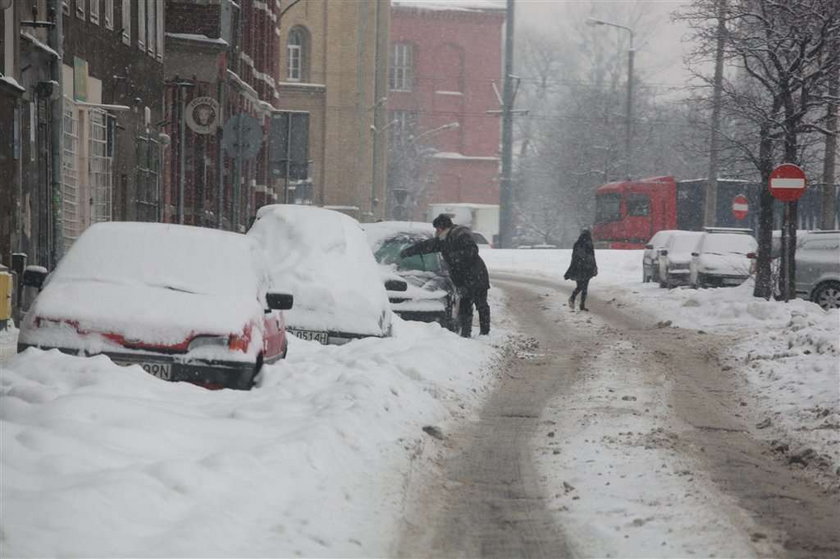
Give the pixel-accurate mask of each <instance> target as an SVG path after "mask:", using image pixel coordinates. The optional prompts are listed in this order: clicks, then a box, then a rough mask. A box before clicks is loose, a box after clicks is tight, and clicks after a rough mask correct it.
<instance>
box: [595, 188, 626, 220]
mask: <svg viewBox="0 0 840 559" xmlns="http://www.w3.org/2000/svg"><path fill="white" fill-rule="evenodd" d="M620 219H621V194H599V195H598V196H597V197H596V198H595V222H596V223H606V222H609V221H618V220H620Z"/></svg>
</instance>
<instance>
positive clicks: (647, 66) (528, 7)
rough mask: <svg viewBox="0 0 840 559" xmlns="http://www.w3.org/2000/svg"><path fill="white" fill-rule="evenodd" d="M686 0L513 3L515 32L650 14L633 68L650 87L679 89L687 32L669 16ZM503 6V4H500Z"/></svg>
mask: <svg viewBox="0 0 840 559" xmlns="http://www.w3.org/2000/svg"><path fill="white" fill-rule="evenodd" d="M687 3H688V2H687V1H686V0H659V1H635V0H623V1H622V0H516V2H515V7H516V22H517V28H520V29H521V28H522V27H523V26H529V27H530V26H534V27H538V28H542V29H544V30H546V31H551V30H552V29H555V28H556V29H557V30H558V32H561V31H562V30H563V29H564V28H565V25H566V24H567V23H572V22H575V21H578V22H580V23H579V24H580V25H583V24H584V23H583V22H584V20H585V18H586V16H588V15H591V16H594V17H597V18H599V19H603V20H607V21H614V22H615V23H622V24H624V23H626V20H623V19H622V18H623V14H624V13H625V12H626V11H627V10H628V9H630V8H632V7H633V6H637V7H638V9H640V10H644V11H645V12H649V14H650V15H649V16H648V17H647V18H646V20H645V21H646V24H645V27H644V28H637V29H635V33H636V67H637V68H638V69H639V71H640V72H641V73H643V74H644V76H645V80H646V81H647V82H648V83H650V84H656V85H661V86H662V87H679V86H681V85H683V84H685V82H686V80H687V79H688V78H689V73H688V71H687V70H686V68H685V65H684V63H683V56H684V55H685V54H687V52H688V50H689V47H690V45H689V43H687V42H686V41H684V40H683V39H684V37H685V35H686V34H687V32H688V28H687V27H686V26H685V25H684V24H683V23H682V22H672V21H671V12H673V11H674V10H676V9H677V8H679V7H680V6H683V5H685V4H687ZM499 4H500V5H505V4H506V2H505V0H499ZM603 32H604V33H621V32H622V31H620V30H617V29H608V28H603Z"/></svg>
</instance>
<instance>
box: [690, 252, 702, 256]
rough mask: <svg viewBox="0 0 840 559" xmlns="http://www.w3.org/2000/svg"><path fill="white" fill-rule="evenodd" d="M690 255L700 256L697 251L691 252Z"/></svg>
mask: <svg viewBox="0 0 840 559" xmlns="http://www.w3.org/2000/svg"><path fill="white" fill-rule="evenodd" d="M691 256H700V253H699V252H692V253H691Z"/></svg>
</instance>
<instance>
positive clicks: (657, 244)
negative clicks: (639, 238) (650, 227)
mask: <svg viewBox="0 0 840 559" xmlns="http://www.w3.org/2000/svg"><path fill="white" fill-rule="evenodd" d="M673 232H674V231H673V230H672V229H665V230H663V231H657V232H656V233H654V234H653V237H651V238H650V240H649V241H648V242H647V244H646V245H645V251H644V252H643V253H642V283H646V282H649V281H659V251H660V249H662V248H664V247H665V243H666V242H668V239H669V238H670V237H671V234H672V233H673Z"/></svg>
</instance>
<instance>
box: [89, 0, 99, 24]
mask: <svg viewBox="0 0 840 559" xmlns="http://www.w3.org/2000/svg"><path fill="white" fill-rule="evenodd" d="M88 14H89V15H90V22H91V23H96V24H98V23H99V0H90V7H89V8H88Z"/></svg>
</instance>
